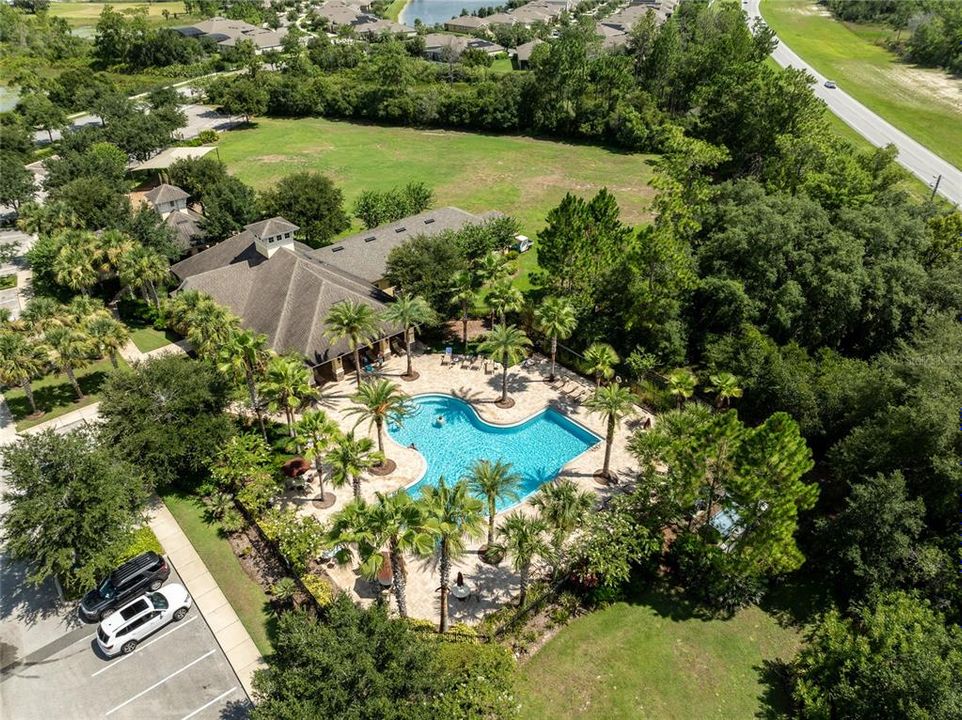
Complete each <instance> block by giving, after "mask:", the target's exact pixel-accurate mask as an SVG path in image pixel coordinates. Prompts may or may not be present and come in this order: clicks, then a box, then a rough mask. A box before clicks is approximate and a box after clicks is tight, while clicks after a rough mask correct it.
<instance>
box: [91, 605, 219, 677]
mask: <svg viewBox="0 0 962 720" xmlns="http://www.w3.org/2000/svg"><path fill="white" fill-rule="evenodd" d="M198 617H200V616H199V615H194V617H192V618H191V619H190V620H188V621H187V622H185V623H181V624H180V625H177V626H176V627H175V628H173V629H171V630H168V631H167V632H165V633H164V634H163V635H158V636H157V637H155V638H154V639H153V640H151V641H150V642H145V643H144V644H143V645H138V646H137V650H138V651H139V650H141V649H143V648H145V647H147V646H148V645H153V644H154V643H155V642H157V641H158V640H160V639H161V638H165V637H167V636H168V635H170V634H171V633H172V632H176V631H177V630H180V629H181V628H182V627H184V626H186V625H190V624H191V623H192V622H194V620H196V619H197V618H198ZM132 657H133V653H131V654H130V655H127V656H126V657H122V658H118V659H117V660H114V661H113V662H112V663H110V664H109V665H107V666H106V667H103V668H100V670H98V671H97V672H95V673H94V674H93V675H91V676H90V677H97V676H98V675H99V674H100V673H103V672H107V671H108V670H110V668H112V667H117V666H118V665H120V663H122V662H123V661H124V660H129V659H130V658H132Z"/></svg>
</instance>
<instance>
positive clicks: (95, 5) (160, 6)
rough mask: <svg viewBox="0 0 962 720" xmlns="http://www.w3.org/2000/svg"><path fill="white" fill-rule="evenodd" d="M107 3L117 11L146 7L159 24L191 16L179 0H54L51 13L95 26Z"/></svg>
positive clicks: (76, 24) (75, 25) (76, 22)
mask: <svg viewBox="0 0 962 720" xmlns="http://www.w3.org/2000/svg"><path fill="white" fill-rule="evenodd" d="M106 5H111V6H112V7H113V9H114V10H116V11H117V12H124V11H125V10H133V9H135V8H145V9H146V10H147V17H148V18H149V19H150V21H151V23H152V24H158V25H163V24H171V25H176V24H178V22H175V17H174V16H175V15H180V16H181V17H182V18H183V20H182V21H183V22H187V20H186V18H187V17H189V16H187V14H186V10H185V9H184V3H183V2H180V1H179V0H175V1H173V2H151V3H146V2H116V3H102V2H57V1H56V0H54V1H53V2H51V3H50V14H51V15H57V16H59V17H62V18H63V19H65V20H66V21H67V22H68V23H69V24H70V25H72V26H74V27H82V26H85V25H90V26H93V25H96V24H97V20H98V18H99V17H100V13H101V12H102V11H103V9H104V6H106ZM164 10H166V11H167V12H168V13H169V16H170V19H169V20H166V19H165V18H164Z"/></svg>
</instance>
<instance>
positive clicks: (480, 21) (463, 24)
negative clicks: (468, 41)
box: [444, 15, 488, 29]
mask: <svg viewBox="0 0 962 720" xmlns="http://www.w3.org/2000/svg"><path fill="white" fill-rule="evenodd" d="M487 24H488V22H487V19H486V18H479V17H476V16H474V15H462V16H461V17H456V18H452V19H450V20H448V21H447V22H445V23H444V26H445V27H448V26H452V27H459V28H471V29H477V28H483V27H484V26H485V25H487Z"/></svg>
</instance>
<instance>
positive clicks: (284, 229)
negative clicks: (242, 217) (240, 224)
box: [244, 217, 300, 238]
mask: <svg viewBox="0 0 962 720" xmlns="http://www.w3.org/2000/svg"><path fill="white" fill-rule="evenodd" d="M244 229H245V230H247V231H249V232H251V233H253V234H254V235H255V236H257V237H259V238H265V237H274V236H275V235H283V234H284V233H288V232H291V233H292V232H297V231H298V230H300V227H299V226H297V225H295V224H294V223H292V222H288V221H287V220H285V219H284V218H282V217H272V218H268V219H267V220H260V221H258V222H255V223H251V224H250V225H245V226H244Z"/></svg>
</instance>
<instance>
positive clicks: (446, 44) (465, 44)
mask: <svg viewBox="0 0 962 720" xmlns="http://www.w3.org/2000/svg"><path fill="white" fill-rule="evenodd" d="M468 49H472V50H480V51H481V52H483V53H485V54H487V55H492V56H493V55H498V54H500V53H503V52H504V51H505V49H504V48H503V47H501V46H500V45H498V44H497V43H493V42H491V41H490V40H482V39H481V38H474V37H465V36H463V35H449V34H447V33H428V34H427V35H425V36H424V57H425V58H427V59H428V60H435V61H443V62H448V61H453V60H457V59H458V58H459V57H461V53H463V52H464V51H465V50H468Z"/></svg>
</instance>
